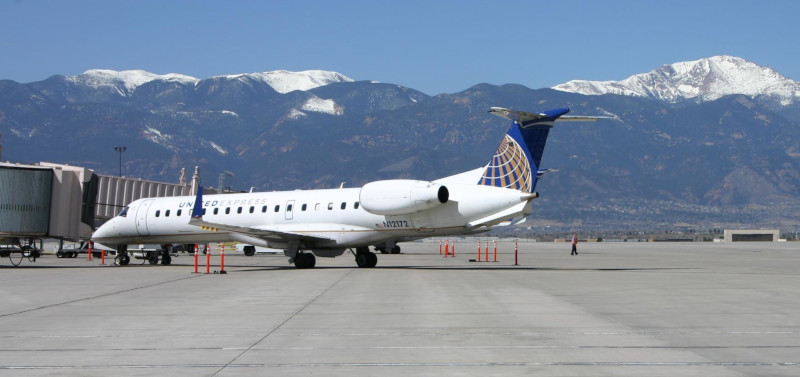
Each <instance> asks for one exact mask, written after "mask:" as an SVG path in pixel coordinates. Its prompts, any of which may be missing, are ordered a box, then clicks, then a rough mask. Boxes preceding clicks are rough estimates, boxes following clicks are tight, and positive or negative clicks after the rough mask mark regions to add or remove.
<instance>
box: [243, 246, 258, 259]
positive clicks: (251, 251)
mask: <svg viewBox="0 0 800 377" xmlns="http://www.w3.org/2000/svg"><path fill="white" fill-rule="evenodd" d="M255 254H256V247H255V246H245V247H244V255H246V256H248V257H252V256H253V255H255Z"/></svg>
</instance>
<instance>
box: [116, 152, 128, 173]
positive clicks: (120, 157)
mask: <svg viewBox="0 0 800 377" xmlns="http://www.w3.org/2000/svg"><path fill="white" fill-rule="evenodd" d="M126 149H128V147H114V150H115V151H117V152H119V176H120V177H122V152H125V150H126Z"/></svg>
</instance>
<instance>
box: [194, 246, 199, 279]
mask: <svg viewBox="0 0 800 377" xmlns="http://www.w3.org/2000/svg"><path fill="white" fill-rule="evenodd" d="M197 248H198V245H197V244H194V273H197Z"/></svg>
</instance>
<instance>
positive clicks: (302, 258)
mask: <svg viewBox="0 0 800 377" xmlns="http://www.w3.org/2000/svg"><path fill="white" fill-rule="evenodd" d="M316 264H317V258H316V257H315V256H314V254H311V253H302V254H301V253H297V255H295V257H294V266H295V267H296V268H314V266H315V265H316Z"/></svg>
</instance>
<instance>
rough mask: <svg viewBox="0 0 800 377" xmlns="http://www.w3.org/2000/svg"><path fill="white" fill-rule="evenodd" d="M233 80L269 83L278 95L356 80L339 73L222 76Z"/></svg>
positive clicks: (317, 71) (278, 73) (262, 73)
mask: <svg viewBox="0 0 800 377" xmlns="http://www.w3.org/2000/svg"><path fill="white" fill-rule="evenodd" d="M221 77H224V78H227V79H231V80H237V79H242V78H249V79H254V80H258V81H263V82H265V83H267V84H268V85H269V86H271V87H272V89H275V91H276V92H278V93H283V94H286V93H289V92H292V91H295V90H302V91H306V90H310V89H314V88H318V87H320V86H325V85H328V84H332V83H335V82H353V81H354V80H353V79H351V78H349V77H347V76H345V75H343V74H341V73H338V72H331V71H320V70H310V71H300V72H292V71H283V70H280V71H270V72H261V73H244V74H239V75H225V76H221Z"/></svg>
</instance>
